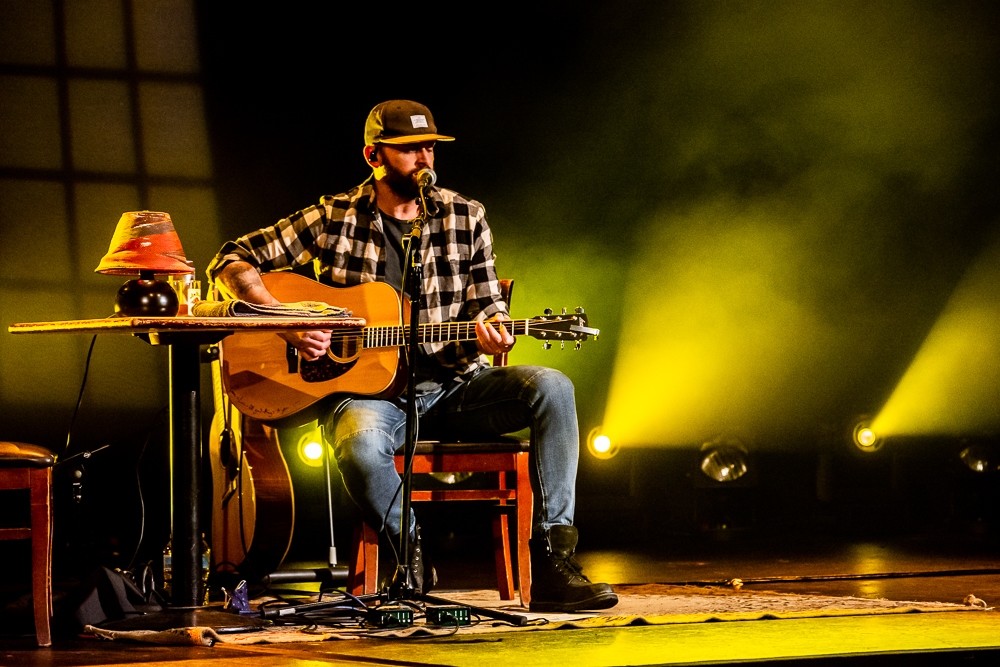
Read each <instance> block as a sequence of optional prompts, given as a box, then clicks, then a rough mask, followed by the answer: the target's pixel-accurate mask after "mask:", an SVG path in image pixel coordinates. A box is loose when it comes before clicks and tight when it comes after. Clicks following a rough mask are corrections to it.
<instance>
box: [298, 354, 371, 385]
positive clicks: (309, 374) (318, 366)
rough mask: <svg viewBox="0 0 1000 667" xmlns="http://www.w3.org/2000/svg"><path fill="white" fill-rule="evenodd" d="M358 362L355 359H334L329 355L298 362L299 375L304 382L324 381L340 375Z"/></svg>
mask: <svg viewBox="0 0 1000 667" xmlns="http://www.w3.org/2000/svg"><path fill="white" fill-rule="evenodd" d="M356 363H358V360H357V359H352V360H351V361H334V360H333V359H331V358H330V357H322V358H320V359H317V360H316V361H305V360H302V361H301V362H299V376H300V377H301V378H302V380H303V381H304V382H326V381H327V380H332V379H334V378H337V377H340V376H341V375H343V374H344V373H346V372H347V371H349V370H351V369H352V368H353V367H354V364H356Z"/></svg>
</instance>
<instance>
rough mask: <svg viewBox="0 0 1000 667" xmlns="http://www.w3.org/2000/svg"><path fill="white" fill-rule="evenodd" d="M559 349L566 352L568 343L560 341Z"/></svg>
mask: <svg viewBox="0 0 1000 667" xmlns="http://www.w3.org/2000/svg"><path fill="white" fill-rule="evenodd" d="M559 349H560V350H565V349H566V341H564V340H561V341H559Z"/></svg>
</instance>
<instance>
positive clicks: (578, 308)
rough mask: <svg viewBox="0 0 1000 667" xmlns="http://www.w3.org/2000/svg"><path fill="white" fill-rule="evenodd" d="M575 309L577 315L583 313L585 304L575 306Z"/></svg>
mask: <svg viewBox="0 0 1000 667" xmlns="http://www.w3.org/2000/svg"><path fill="white" fill-rule="evenodd" d="M573 311H574V312H575V313H576V314H577V315H583V306H577V307H576V308H574V309H573Z"/></svg>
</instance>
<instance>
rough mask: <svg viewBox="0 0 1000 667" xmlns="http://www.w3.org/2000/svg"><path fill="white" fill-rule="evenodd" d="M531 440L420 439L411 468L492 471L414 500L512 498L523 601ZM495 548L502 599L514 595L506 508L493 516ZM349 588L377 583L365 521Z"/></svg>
mask: <svg viewBox="0 0 1000 667" xmlns="http://www.w3.org/2000/svg"><path fill="white" fill-rule="evenodd" d="M528 448H529V443H528V441H527V440H519V439H516V438H500V439H498V440H497V441H496V442H475V443H441V442H430V441H420V442H417V450H416V454H415V455H414V457H413V473H414V474H424V473H432V472H434V473H449V472H488V473H491V474H490V475H489V480H490V485H489V487H488V488H479V489H439V490H435V491H414V492H413V496H412V499H413V501H414V502H420V501H434V500H494V501H497V502H498V503H499V504H500V505H501V506H505V505H507V503H509V502H513V503H515V505H516V508H517V561H518V567H517V570H518V590H519V591H520V593H521V605H522V606H524V607H527V606H528V605H529V604H530V602H531V558H530V555H529V550H528V540H529V539H530V538H531V520H532V500H533V499H532V492H531V481H530V478H529V476H528ZM396 471H397V472H399V473H402V472H403V455H402V454H397V455H396ZM508 472H512V473H514V475H515V479H516V481H515V483H514V488H510V487H509V485H508V483H507V473H508ZM493 553H494V559H495V561H496V571H497V589H498V590H499V592H500V599H501V600H513V599H514V576H513V570H512V565H511V557H510V532H509V529H508V521H507V513H506V511H505V510H503V509H499V510H498V511H497V514H496V515H495V516H494V517H493ZM347 587H348V590H350V591H351V592H352V593H353V594H355V595H360V594H362V593H374V592H376V589H377V587H378V533H377V532H376V531H375V529H374V528H372V527H371V526H369V525H368V524H367V523H362V525H361V526H359V527H358V528H357V529H356V530H355V531H354V538H353V540H352V544H351V560H350V563H349V565H348V579H347Z"/></svg>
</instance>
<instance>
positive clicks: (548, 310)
mask: <svg viewBox="0 0 1000 667" xmlns="http://www.w3.org/2000/svg"><path fill="white" fill-rule="evenodd" d="M542 312H543V313H545V314H546V315H551V314H552V309H551V308H546V309H545V310H543V311H542Z"/></svg>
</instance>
